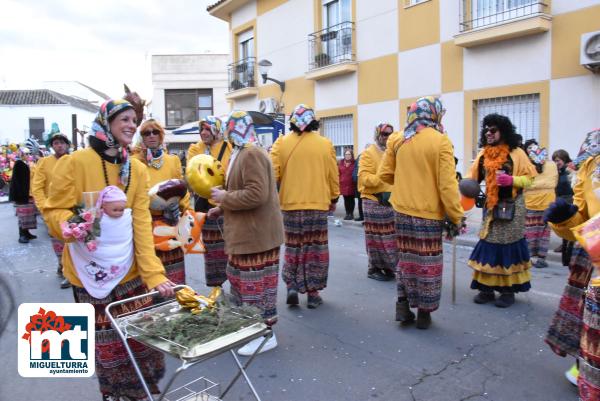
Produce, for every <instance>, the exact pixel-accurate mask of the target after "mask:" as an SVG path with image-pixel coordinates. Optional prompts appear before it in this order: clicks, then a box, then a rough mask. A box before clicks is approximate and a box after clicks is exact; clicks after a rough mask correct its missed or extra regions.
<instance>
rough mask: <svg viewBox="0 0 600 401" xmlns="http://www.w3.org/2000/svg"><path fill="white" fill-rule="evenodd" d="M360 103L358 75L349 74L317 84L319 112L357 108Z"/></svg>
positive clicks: (323, 80)
mask: <svg viewBox="0 0 600 401" xmlns="http://www.w3.org/2000/svg"><path fill="white" fill-rule="evenodd" d="M357 103H358V74H354V73H353V74H347V75H341V76H337V77H332V78H327V79H322V80H319V81H317V82H316V83H315V106H314V107H315V108H316V109H317V110H326V109H333V108H337V107H345V106H355V105H356V104H357Z"/></svg>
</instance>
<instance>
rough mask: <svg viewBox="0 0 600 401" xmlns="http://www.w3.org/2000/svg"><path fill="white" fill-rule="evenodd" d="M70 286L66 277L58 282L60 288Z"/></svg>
mask: <svg viewBox="0 0 600 401" xmlns="http://www.w3.org/2000/svg"><path fill="white" fill-rule="evenodd" d="M70 287H71V283H69V280H67V279H66V278H65V279H63V281H61V282H60V288H70Z"/></svg>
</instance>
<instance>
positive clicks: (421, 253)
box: [395, 213, 444, 312]
mask: <svg viewBox="0 0 600 401" xmlns="http://www.w3.org/2000/svg"><path fill="white" fill-rule="evenodd" d="M395 216H396V234H397V241H398V252H399V256H398V267H397V272H398V276H397V277H398V297H399V298H402V297H406V298H407V299H408V303H409V305H410V307H411V308H418V309H419V310H420V311H423V312H433V311H435V310H436V309H438V308H439V306H440V298H441V296H442V270H443V264H444V256H443V254H442V251H443V248H442V227H443V226H442V224H443V222H442V221H441V220H429V219H422V218H419V217H414V216H408V215H406V214H402V213H395Z"/></svg>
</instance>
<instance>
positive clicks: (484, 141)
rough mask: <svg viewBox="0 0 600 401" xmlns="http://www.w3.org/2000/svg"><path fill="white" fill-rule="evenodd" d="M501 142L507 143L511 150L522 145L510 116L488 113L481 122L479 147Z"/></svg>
mask: <svg viewBox="0 0 600 401" xmlns="http://www.w3.org/2000/svg"><path fill="white" fill-rule="evenodd" d="M500 142H504V143H505V144H507V145H508V147H509V149H510V150H511V151H512V150H514V149H516V148H518V147H519V146H520V145H521V143H520V142H521V140H520V139H519V135H518V134H517V133H516V131H515V126H514V125H513V123H512V122H511V121H510V119H509V118H508V117H506V116H503V115H500V114H496V113H493V114H488V115H487V116H485V117H484V118H483V122H482V123H481V133H480V134H479V147H481V148H483V147H484V146H486V145H497V144H499V143H500Z"/></svg>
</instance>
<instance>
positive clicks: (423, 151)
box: [377, 128, 464, 224]
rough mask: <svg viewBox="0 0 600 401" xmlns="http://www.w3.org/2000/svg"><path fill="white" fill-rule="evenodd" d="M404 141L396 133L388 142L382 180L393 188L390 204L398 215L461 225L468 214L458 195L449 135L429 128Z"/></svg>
mask: <svg viewBox="0 0 600 401" xmlns="http://www.w3.org/2000/svg"><path fill="white" fill-rule="evenodd" d="M403 141H404V135H403V134H402V133H394V134H393V135H391V136H390V137H389V139H388V141H387V147H386V150H385V153H384V155H383V160H382V162H381V165H380V166H379V171H378V173H377V174H378V176H379V178H380V179H381V180H382V181H383V182H386V183H388V184H392V185H393V188H392V195H391V197H390V203H391V204H392V206H393V208H394V210H395V211H397V212H398V213H403V214H407V215H410V216H415V217H419V218H423V219H430V220H443V219H444V216H446V215H447V216H448V218H449V219H450V221H452V222H453V223H455V224H459V223H460V220H461V218H462V217H463V214H464V211H463V208H462V206H461V204H460V196H459V194H458V181H456V171H455V164H454V150H453V147H452V142H450V139H449V138H448V136H447V135H444V134H441V133H439V132H438V131H436V130H435V129H433V128H425V129H423V130H421V131H420V132H419V133H418V134H416V135H415V136H413V137H412V138H411V139H410V140H409V141H408V142H406V143H402V142H403Z"/></svg>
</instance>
